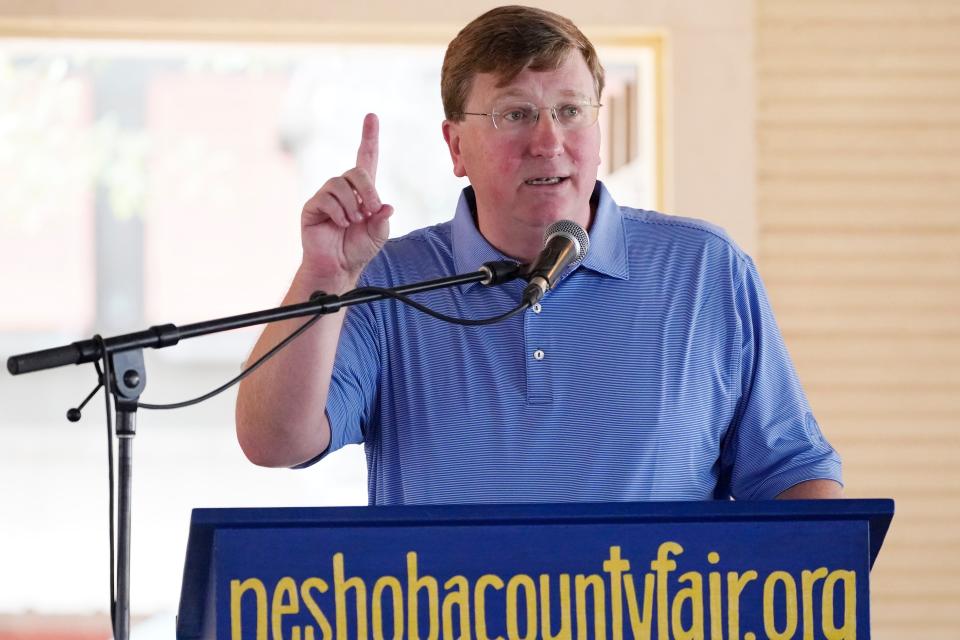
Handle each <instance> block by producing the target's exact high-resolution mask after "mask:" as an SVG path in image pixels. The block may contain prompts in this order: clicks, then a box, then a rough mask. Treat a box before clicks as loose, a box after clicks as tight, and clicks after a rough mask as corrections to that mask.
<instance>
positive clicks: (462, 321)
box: [137, 287, 530, 410]
mask: <svg viewBox="0 0 960 640" xmlns="http://www.w3.org/2000/svg"><path fill="white" fill-rule="evenodd" d="M367 293H378V294H380V295H382V296H384V297H388V298H395V299H397V300H399V301H400V302H402V303H404V304H408V305H410V306H411V307H413V308H414V309H416V310H418V311H421V312H423V313H425V314H427V315H429V316H431V317H434V318H437V319H438V320H443V321H445V322H450V323H453V324H459V325H464V326H468V327H472V326H480V325H486V324H494V323H497V322H501V321H503V320H506V319H507V318H512V317H513V316H515V315H517V314H518V313H520V312H522V311H524V310H526V309H527V307H529V306H530V305H528V304H527V303H522V304H520V305H519V306H517V307H515V308H513V309H511V310H510V311H508V312H506V313H503V314H501V315H499V316H494V317H492V318H482V319H479V320H472V319H469V318H454V317H453V316H448V315H444V314H442V313H440V312H439V311H434V310H433V309H431V308H429V307H426V306H424V305H422V304H420V303H419V302H416V301H415V300H412V299H411V298H409V297H407V296H405V295H403V294H402V293H397V292H395V291H393V290H391V289H383V288H380V287H361V288H359V289H354V290H352V291H348V292H347V293H345V294H343V295H342V296H341V297H340V299H341V300H342V301H344V302H348V301H349V300H350V297H351V296H358V295H363V294H367ZM321 315H323V314H317V315H315V316H313V317H312V318H310V319H309V320H307V321H306V322H305V323H303V324H302V325H301V326H300V327H299V328H298V329H297V330H296V331H294V332H293V333H291V334H290V335H289V336H287V337H286V338H284V339H283V340H282V341H281V342H280V343H279V344H277V345H276V346H275V347H273V348H272V349H270V351H267V352H266V353H265V354H263V355H262V356H260V358H258V359H257V361H256V362H254V363H253V364H252V365H250V366H249V367H247V368H246V369H244V370H243V371H241V372H240V375H238V376H236V377H234V378H233V379H231V380H229V381H228V382H226V383H224V384H222V385H220V386H219V387H217V388H216V389H214V390H213V391H210V392H209V393H205V394H203V395H202V396H199V397H196V398H193V399H192V400H184V401H182V402H175V403H171V404H147V403H145V402H139V403H137V407H139V408H140V409H154V410H164V409H181V408H183V407H189V406H191V405H194V404H198V403H200V402H203V401H204V400H209V399H210V398H212V397H214V396H216V395H218V394H220V393H223V392H224V391H226V390H227V389H229V388H230V387H232V386H233V385H235V384H237V383H238V382H240V381H241V380H243V379H244V378H246V377H247V376H248V375H250V374H251V373H253V372H254V371H256V369H257V368H258V367H259V366H260V365H262V364H263V363H264V362H266V361H267V360H269V359H270V358H272V357H273V356H274V355H275V354H276V353H277V352H278V351H280V350H281V349H283V348H284V347H286V346H287V345H288V344H290V343H291V342H292V341H293V340H294V338H297V337H298V336H300V335H301V334H303V332H304V331H306V330H307V329H309V328H310V327H311V326H312V325H313V324H314V323H315V322H316V321H317V320H319V319H320V317H321Z"/></svg>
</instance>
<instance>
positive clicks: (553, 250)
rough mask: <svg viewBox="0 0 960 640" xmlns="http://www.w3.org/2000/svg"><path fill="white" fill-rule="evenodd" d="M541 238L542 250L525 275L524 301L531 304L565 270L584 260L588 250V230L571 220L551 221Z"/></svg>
mask: <svg viewBox="0 0 960 640" xmlns="http://www.w3.org/2000/svg"><path fill="white" fill-rule="evenodd" d="M543 237H544V241H543V250H542V251H541V252H540V255H538V256H537V259H536V261H535V262H534V263H533V264H532V265H531V266H530V268H529V270H527V274H526V277H527V280H529V281H530V284H528V285H527V288H526V289H525V290H524V292H523V301H524V303H526V304H527V306H531V307H532V306H533V305H535V304H536V303H538V302H540V299H541V298H542V297H543V294H545V293H546V292H547V291H548V290H549V289H552V288H553V285H554V284H556V282H557V278H559V277H560V274H561V273H563V270H564V269H566V268H567V267H568V266H570V265H571V264H573V263H575V262H579V261H581V260H583V259H584V258H585V257H586V256H587V251H588V250H589V249H590V237H589V236H587V232H586V231H584V230H583V227H581V226H580V225H578V224H577V223H576V222H572V221H570V220H558V221H557V222H554V223H553V224H552V225H550V226H549V227H547V231H546V232H545V233H544V234H543Z"/></svg>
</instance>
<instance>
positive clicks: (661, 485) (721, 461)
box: [320, 182, 840, 505]
mask: <svg viewBox="0 0 960 640" xmlns="http://www.w3.org/2000/svg"><path fill="white" fill-rule="evenodd" d="M593 197H594V203H595V207H596V209H595V210H596V213H595V216H594V220H593V222H592V225H591V228H590V229H589V234H590V247H591V249H590V253H589V255H588V256H587V257H586V259H585V260H584V261H583V262H582V263H581V264H579V265H576V266H575V267H574V268H572V269H569V270H568V271H567V273H565V274H564V276H563V277H562V279H561V280H560V281H559V283H558V284H557V285H556V287H555V288H554V289H553V290H551V291H549V292H547V294H546V295H545V296H544V298H543V300H542V302H541V304H540V305H539V306H538V307H536V308H534V309H530V310H527V311H526V312H524V313H523V314H521V315H518V316H514V317H513V318H511V319H509V320H507V321H504V322H501V323H499V324H495V325H491V326H479V327H463V326H458V325H453V324H448V323H445V322H442V321H440V320H436V319H434V318H431V317H429V316H425V315H423V314H421V313H420V312H418V311H416V310H414V309H412V308H411V307H409V306H406V305H403V304H400V303H398V302H396V301H393V300H385V301H380V302H376V303H373V304H368V305H361V306H356V307H351V308H350V309H349V311H348V313H347V318H346V320H345V323H344V328H343V332H342V334H341V338H340V343H339V347H338V349H337V356H336V363H335V366H334V374H333V379H332V382H331V386H330V393H329V400H328V403H327V416H328V418H329V421H330V425H331V431H332V434H331V436H332V439H331V444H330V447H329V449H328V450H327V452H329V451H333V450H336V449H338V448H340V447H342V446H344V445H346V444H349V443H361V442H362V443H363V444H364V446H365V450H366V457H367V463H368V474H369V477H368V491H369V501H370V504H376V505H383V504H441V503H490V502H494V503H512V502H567V501H576V502H591V501H632V500H705V499H712V498H729V497H734V498H738V499H763V498H773V497H775V496H776V495H777V494H779V493H780V492H782V491H784V490H786V489H788V488H790V487H791V486H793V485H795V484H797V483H799V482H802V481H804V480H810V479H815V478H830V479H833V480H837V481H840V459H839V457H838V456H837V454H836V452H835V451H834V450H833V448H832V447H831V446H830V444H829V443H828V442H827V441H826V440H825V439H824V437H823V436H822V435H821V433H820V429H819V427H818V425H817V422H816V420H815V419H814V417H813V414H812V413H811V411H810V407H809V405H808V403H807V400H806V398H805V396H804V394H803V391H802V389H801V387H800V382H799V380H798V379H797V375H796V373H795V371H794V367H793V365H792V363H791V361H790V358H789V356H788V355H787V351H786V348H785V347H784V343H783V339H782V337H781V335H780V332H779V330H778V328H777V326H776V323H775V322H774V319H773V316H772V314H771V311H770V305H769V302H768V300H767V297H766V293H765V292H764V288H763V285H762V283H761V281H760V278H759V275H758V274H757V271H756V268H755V267H754V264H753V262H752V261H751V259H750V258H749V256H747V255H746V254H745V253H743V251H741V250H740V249H739V248H738V247H737V246H736V245H735V244H734V243H733V242H732V241H731V240H730V239H729V238H728V237H727V236H726V235H725V234H724V232H723V231H721V230H720V229H718V228H716V227H714V226H712V225H710V224H708V223H705V222H701V221H697V220H691V219H685V218H680V217H675V216H667V215H663V214H660V213H656V212H652V211H642V210H636V209H629V208H626V207H619V206H617V204H616V203H615V202H614V201H613V199H612V198H611V197H610V195H609V194H608V193H607V191H606V189H605V188H604V187H603V185H602V184H601V183H599V182H598V183H597V187H596V190H595V192H594V195H593ZM472 202H473V196H472V191H471V190H470V188H469V187H468V188H467V189H466V190H465V191H464V193H463V195H462V196H461V198H460V202H459V204H458V206H457V211H456V215H455V216H454V218H453V220H451V221H450V222H446V223H443V224H440V225H436V226H433V227H428V228H425V229H421V230H419V231H415V232H413V233H411V234H409V235H407V236H405V237H403V238H399V239H394V240H390V241H388V242H387V244H386V245H385V246H384V248H383V250H382V251H381V252H380V253H379V254H378V255H377V257H376V258H374V260H373V261H372V262H371V263H370V264H369V265H368V267H367V269H366V271H365V272H364V275H363V276H362V278H361V285H363V286H367V285H369V286H379V287H393V286H398V285H401V284H409V283H413V282H417V281H421V280H428V279H433V278H437V277H441V276H446V275H450V274H453V273H464V272H473V271H476V270H477V268H478V267H479V266H480V265H481V264H483V263H484V262H487V261H491V260H501V259H505V258H506V256H504V255H502V254H501V253H500V252H499V251H497V250H496V249H495V248H494V247H492V246H491V245H490V244H489V243H488V242H487V241H486V240H485V239H484V237H483V236H482V235H481V234H480V232H479V231H478V229H477V227H476V224H475V223H474V217H473V213H472ZM525 284H526V283H525V282H523V281H522V280H518V281H514V282H510V283H507V284H506V285H505V286H500V287H492V288H488V287H484V286H483V285H480V284H471V285H466V286H461V287H457V288H453V289H444V290H438V291H431V292H424V293H420V294H417V295H415V296H414V297H415V299H417V300H419V301H420V302H422V303H423V304H426V305H428V306H430V307H432V308H434V309H436V310H438V311H441V312H443V313H446V314H448V315H454V316H459V317H463V318H484V317H490V316H494V315H498V314H500V313H503V312H505V311H507V310H509V309H511V308H513V307H514V306H516V305H517V304H518V301H519V300H520V298H521V293H522V290H523V288H524V286H525ZM327 452H325V453H327ZM320 457H322V456H320Z"/></svg>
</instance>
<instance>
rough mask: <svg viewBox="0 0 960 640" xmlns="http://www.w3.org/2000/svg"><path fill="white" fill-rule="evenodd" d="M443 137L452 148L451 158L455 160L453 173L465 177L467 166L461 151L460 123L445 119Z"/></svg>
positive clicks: (450, 148) (449, 147)
mask: <svg viewBox="0 0 960 640" xmlns="http://www.w3.org/2000/svg"><path fill="white" fill-rule="evenodd" d="M443 139H444V140H446V142H447V148H448V149H449V150H450V159H451V160H452V161H453V175H455V176H457V177H458V178H463V177H465V176H466V175H467V170H466V167H464V165H463V153H461V151H460V123H459V122H450V121H449V120H444V121H443Z"/></svg>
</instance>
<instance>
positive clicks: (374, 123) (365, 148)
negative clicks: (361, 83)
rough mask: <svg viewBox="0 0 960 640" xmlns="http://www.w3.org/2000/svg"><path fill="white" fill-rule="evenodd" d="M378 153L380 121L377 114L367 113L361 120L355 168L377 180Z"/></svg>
mask: <svg viewBox="0 0 960 640" xmlns="http://www.w3.org/2000/svg"><path fill="white" fill-rule="evenodd" d="M379 153H380V121H379V120H377V114H375V113H368V114H367V115H366V117H365V118H364V119H363V133H362V134H361V136H360V148H359V149H357V166H358V167H360V168H361V169H363V170H364V171H366V172H367V173H368V174H369V175H370V179H371V180H376V179H377V156H378V155H379Z"/></svg>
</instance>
